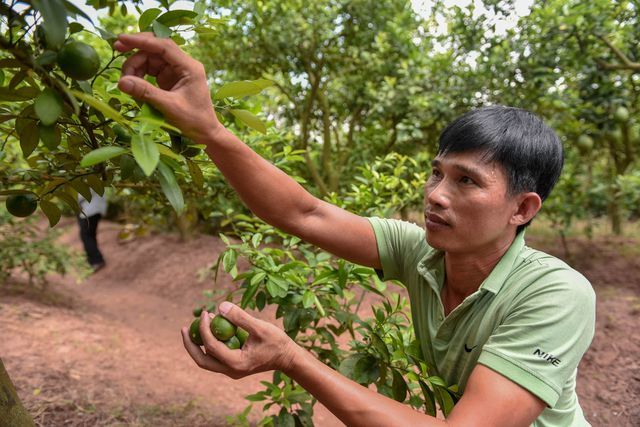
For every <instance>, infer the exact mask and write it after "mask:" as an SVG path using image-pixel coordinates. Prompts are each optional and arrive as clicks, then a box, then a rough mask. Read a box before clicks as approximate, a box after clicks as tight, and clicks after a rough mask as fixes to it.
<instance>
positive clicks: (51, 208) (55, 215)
mask: <svg viewBox="0 0 640 427" xmlns="http://www.w3.org/2000/svg"><path fill="white" fill-rule="evenodd" d="M40 210H41V211H42V212H43V213H44V214H45V215H46V216H47V219H48V220H49V227H53V226H54V225H56V224H57V223H58V221H60V216H61V212H60V209H59V208H58V206H57V205H56V204H55V203H51V202H48V201H46V200H40Z"/></svg>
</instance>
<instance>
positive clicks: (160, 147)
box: [156, 142, 184, 161]
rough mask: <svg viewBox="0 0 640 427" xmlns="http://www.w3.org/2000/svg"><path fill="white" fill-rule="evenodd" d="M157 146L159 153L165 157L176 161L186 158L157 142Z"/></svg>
mask: <svg viewBox="0 0 640 427" xmlns="http://www.w3.org/2000/svg"><path fill="white" fill-rule="evenodd" d="M156 146H157V147H158V151H159V152H160V154H162V155H163V156H167V157H170V158H172V159H174V160H179V161H181V160H184V157H182V156H181V155H180V154H178V153H176V152H174V151H172V150H171V148H169V147H167V146H166V145H162V144H160V143H158V142H156Z"/></svg>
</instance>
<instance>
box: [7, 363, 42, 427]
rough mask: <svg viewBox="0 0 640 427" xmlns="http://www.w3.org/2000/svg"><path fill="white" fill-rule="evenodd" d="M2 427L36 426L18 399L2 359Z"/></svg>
mask: <svg viewBox="0 0 640 427" xmlns="http://www.w3.org/2000/svg"><path fill="white" fill-rule="evenodd" d="M0 426H11V427H26V426H35V424H34V423H33V419H32V418H31V416H30V415H29V413H28V412H27V411H26V409H24V406H22V402H20V399H19V398H18V394H17V393H16V389H15V387H14V386H13V383H12V382H11V378H9V373H8V372H7V370H6V369H5V367H4V363H2V359H0Z"/></svg>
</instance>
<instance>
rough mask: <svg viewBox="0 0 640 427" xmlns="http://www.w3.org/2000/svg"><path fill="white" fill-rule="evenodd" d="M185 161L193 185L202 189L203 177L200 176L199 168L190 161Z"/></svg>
mask: <svg viewBox="0 0 640 427" xmlns="http://www.w3.org/2000/svg"><path fill="white" fill-rule="evenodd" d="M186 160H187V166H188V167H189V174H190V175H191V179H192V181H193V183H194V184H195V185H196V187H198V188H199V189H201V190H202V189H203V188H204V176H203V175H202V171H201V170H200V166H198V164H197V163H196V162H194V161H193V160H190V159H186Z"/></svg>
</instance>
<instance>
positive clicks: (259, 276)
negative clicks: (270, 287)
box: [249, 271, 267, 285]
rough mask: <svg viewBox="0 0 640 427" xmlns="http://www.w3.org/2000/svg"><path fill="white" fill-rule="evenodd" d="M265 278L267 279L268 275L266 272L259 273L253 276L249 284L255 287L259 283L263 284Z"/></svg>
mask: <svg viewBox="0 0 640 427" xmlns="http://www.w3.org/2000/svg"><path fill="white" fill-rule="evenodd" d="M265 277H267V273H265V272H264V271H258V272H257V273H256V274H254V275H253V276H251V280H250V281H249V284H250V285H255V284H257V283H262V281H263V280H264V278H265Z"/></svg>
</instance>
